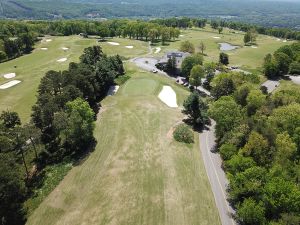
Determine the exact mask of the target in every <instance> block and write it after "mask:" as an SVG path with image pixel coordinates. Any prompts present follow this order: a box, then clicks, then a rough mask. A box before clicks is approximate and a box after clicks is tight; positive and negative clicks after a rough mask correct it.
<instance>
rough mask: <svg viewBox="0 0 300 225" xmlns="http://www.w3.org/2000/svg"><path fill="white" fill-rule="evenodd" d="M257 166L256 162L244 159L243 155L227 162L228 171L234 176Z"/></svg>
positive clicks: (247, 158)
mask: <svg viewBox="0 0 300 225" xmlns="http://www.w3.org/2000/svg"><path fill="white" fill-rule="evenodd" d="M254 166H255V162H254V160H253V159H252V158H251V157H244V156H242V155H239V154H237V155H234V156H233V157H232V158H231V159H230V160H228V161H225V168H226V171H227V172H229V173H231V174H232V175H236V174H237V173H240V172H243V171H245V170H247V169H249V168H252V167H254Z"/></svg>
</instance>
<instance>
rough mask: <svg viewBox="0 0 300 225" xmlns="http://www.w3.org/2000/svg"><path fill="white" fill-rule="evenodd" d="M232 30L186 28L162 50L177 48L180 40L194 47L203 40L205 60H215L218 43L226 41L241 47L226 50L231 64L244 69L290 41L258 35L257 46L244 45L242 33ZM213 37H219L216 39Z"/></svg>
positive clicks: (257, 62)
mask: <svg viewBox="0 0 300 225" xmlns="http://www.w3.org/2000/svg"><path fill="white" fill-rule="evenodd" d="M232 32H233V31H232V30H230V29H227V28H226V29H225V28H224V31H223V32H222V34H219V33H218V32H217V31H214V30H212V29H211V28H209V27H206V28H205V29H188V30H185V31H182V36H181V37H180V38H179V40H180V41H175V42H171V44H170V45H169V46H163V47H162V50H163V51H162V52H166V51H168V50H174V49H179V47H180V43H181V41H185V40H188V41H190V42H192V43H194V45H195V46H196V47H197V46H199V44H200V42H201V41H203V43H204V44H205V46H206V50H205V51H204V53H205V54H207V57H205V60H206V61H216V62H217V61H218V60H219V53H220V50H219V44H218V43H221V42H227V43H230V44H233V45H238V46H241V47H242V48H239V49H236V50H232V51H226V53H227V54H228V55H229V61H230V64H231V65H238V66H242V67H243V68H245V69H256V68H257V67H261V65H262V62H263V59H264V57H265V55H266V54H268V53H272V52H274V51H275V50H277V49H278V48H279V47H280V46H282V45H286V44H289V43H290V42H287V43H284V42H283V41H282V40H281V41H277V38H275V37H269V36H265V35H258V37H257V48H251V47H245V46H244V42H243V38H244V33H242V32H238V33H237V32H235V33H232ZM214 37H220V38H218V39H217V38H214Z"/></svg>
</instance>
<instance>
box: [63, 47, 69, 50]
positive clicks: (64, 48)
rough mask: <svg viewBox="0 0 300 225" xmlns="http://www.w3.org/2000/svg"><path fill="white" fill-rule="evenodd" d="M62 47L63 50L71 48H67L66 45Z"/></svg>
mask: <svg viewBox="0 0 300 225" xmlns="http://www.w3.org/2000/svg"><path fill="white" fill-rule="evenodd" d="M61 49H62V50H69V48H66V47H62V48H61Z"/></svg>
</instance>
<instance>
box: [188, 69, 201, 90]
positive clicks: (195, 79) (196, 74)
mask: <svg viewBox="0 0 300 225" xmlns="http://www.w3.org/2000/svg"><path fill="white" fill-rule="evenodd" d="M204 75H205V71H204V69H203V67H202V66H200V65H195V66H193V68H192V70H191V75H190V77H189V82H190V84H191V85H192V86H196V88H197V87H198V86H200V85H201V78H204Z"/></svg>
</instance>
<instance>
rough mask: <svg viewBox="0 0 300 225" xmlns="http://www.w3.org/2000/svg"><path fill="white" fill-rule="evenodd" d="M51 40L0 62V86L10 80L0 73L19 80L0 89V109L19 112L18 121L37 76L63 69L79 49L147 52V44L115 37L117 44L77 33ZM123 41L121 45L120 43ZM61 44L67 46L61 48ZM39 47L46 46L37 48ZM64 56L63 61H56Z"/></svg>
mask: <svg viewBox="0 0 300 225" xmlns="http://www.w3.org/2000/svg"><path fill="white" fill-rule="evenodd" d="M51 39H52V41H51V42H46V41H44V42H42V43H38V44H37V45H36V46H35V50H34V51H33V52H32V53H31V54H29V55H24V56H22V57H20V58H17V59H14V60H11V61H8V62H5V63H1V64H0V85H1V84H4V83H6V82H8V81H10V80H12V79H5V78H4V77H3V76H2V75H4V74H7V73H16V75H17V76H16V77H15V78H14V79H17V80H20V81H21V83H20V84H18V85H16V86H14V87H11V88H9V89H5V90H0V111H2V110H6V109H11V110H13V111H16V112H18V113H19V115H20V117H21V119H22V121H27V120H28V119H29V117H30V113H31V106H32V105H33V104H34V103H35V101H36V98H35V95H36V91H37V88H38V85H39V82H40V79H41V78H42V77H43V76H44V74H45V73H46V72H47V71H48V70H58V71H59V70H64V69H66V68H67V67H68V65H69V63H70V62H78V58H79V56H80V55H81V54H82V52H83V49H84V48H86V47H88V46H92V45H95V44H99V45H101V46H102V47H103V51H104V52H105V53H107V54H116V53H119V54H121V55H126V56H127V57H134V56H137V55H140V54H145V53H147V51H148V43H145V42H140V41H135V40H133V41H132V40H128V39H123V40H121V39H120V40H119V39H116V40H115V41H118V42H120V46H110V45H108V44H107V43H105V42H100V43H99V42H97V40H96V39H95V38H91V39H82V38H80V37H79V36H69V37H51ZM123 44H124V46H123ZM125 45H134V46H135V48H133V49H127V48H125ZM63 47H67V48H69V49H68V50H63V49H62V48H63ZM41 48H48V49H47V50H41ZM62 58H67V61H65V62H57V60H59V59H62Z"/></svg>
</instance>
